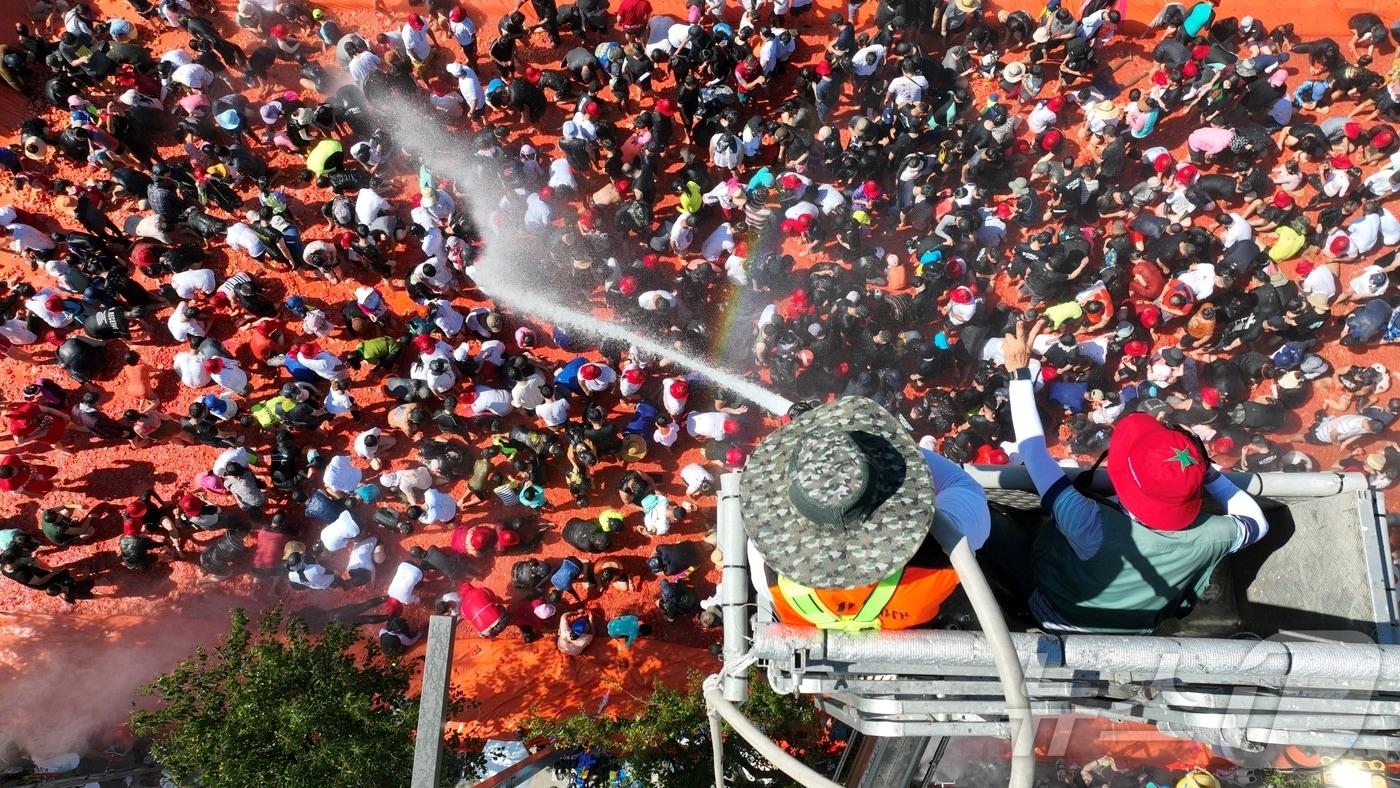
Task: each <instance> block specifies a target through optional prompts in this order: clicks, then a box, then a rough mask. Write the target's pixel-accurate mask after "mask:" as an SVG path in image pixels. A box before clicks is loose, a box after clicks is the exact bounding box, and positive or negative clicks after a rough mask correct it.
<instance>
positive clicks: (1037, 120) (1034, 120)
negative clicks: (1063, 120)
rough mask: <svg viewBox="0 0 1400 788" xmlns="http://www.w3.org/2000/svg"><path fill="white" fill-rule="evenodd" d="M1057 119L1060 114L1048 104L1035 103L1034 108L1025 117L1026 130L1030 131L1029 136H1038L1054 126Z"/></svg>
mask: <svg viewBox="0 0 1400 788" xmlns="http://www.w3.org/2000/svg"><path fill="white" fill-rule="evenodd" d="M1056 103H1057V104H1058V103H1059V102H1056ZM1059 119H1060V114H1059V113H1058V112H1056V111H1055V110H1054V109H1053V108H1051V106H1050V104H1049V103H1048V102H1045V101H1037V102H1036V104H1035V108H1034V109H1032V110H1031V112H1030V114H1029V115H1027V116H1026V128H1028V129H1030V132H1031V134H1033V135H1035V136H1040V134H1041V133H1042V132H1044V131H1045V130H1046V129H1048V128H1050V127H1051V126H1054V125H1055V123H1056V122H1057V121H1058V120H1059Z"/></svg>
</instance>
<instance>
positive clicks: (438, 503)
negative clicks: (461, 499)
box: [404, 487, 457, 525]
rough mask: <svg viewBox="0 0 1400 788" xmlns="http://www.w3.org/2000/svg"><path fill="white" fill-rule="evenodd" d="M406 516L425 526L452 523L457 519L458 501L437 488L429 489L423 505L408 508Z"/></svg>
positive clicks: (426, 491)
mask: <svg viewBox="0 0 1400 788" xmlns="http://www.w3.org/2000/svg"><path fill="white" fill-rule="evenodd" d="M404 514H406V515H408V516H409V517H412V518H414V519H416V520H418V522H420V523H423V524H424V525H433V524H434V523H450V522H452V521H453V520H454V519H456V517H457V501H456V500H455V499H453V497H452V496H451V495H448V494H447V493H445V492H442V491H441V490H439V489H437V488H436V487H429V488H428V489H426V490H424V491H423V503H421V504H419V505H417V506H410V507H408V508H407V509H405V510H404Z"/></svg>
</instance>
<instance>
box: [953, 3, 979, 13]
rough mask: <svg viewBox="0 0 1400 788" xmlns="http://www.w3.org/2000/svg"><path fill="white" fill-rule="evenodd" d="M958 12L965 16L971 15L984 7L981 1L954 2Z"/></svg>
mask: <svg viewBox="0 0 1400 788" xmlns="http://www.w3.org/2000/svg"><path fill="white" fill-rule="evenodd" d="M953 2H954V3H955V4H956V5H957V7H958V10H959V11H962V12H963V13H965V14H971V13H973V12H975V11H976V10H977V9H978V8H981V7H982V2H981V0H953Z"/></svg>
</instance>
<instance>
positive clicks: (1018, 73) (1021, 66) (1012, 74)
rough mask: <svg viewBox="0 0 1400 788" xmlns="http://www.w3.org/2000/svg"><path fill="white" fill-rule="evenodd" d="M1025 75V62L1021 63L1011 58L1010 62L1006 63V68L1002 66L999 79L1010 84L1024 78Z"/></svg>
mask: <svg viewBox="0 0 1400 788" xmlns="http://www.w3.org/2000/svg"><path fill="white" fill-rule="evenodd" d="M1025 76H1026V64H1025V63H1022V62H1021V61H1019V60H1013V61H1011V62H1010V63H1007V64H1006V68H1003V69H1002V70H1001V79H1002V81H1003V82H1010V83H1012V84H1015V83H1017V82H1020V81H1021V80H1022V79H1023V78H1025Z"/></svg>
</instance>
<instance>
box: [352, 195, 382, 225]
mask: <svg viewBox="0 0 1400 788" xmlns="http://www.w3.org/2000/svg"><path fill="white" fill-rule="evenodd" d="M390 208H391V206H390V205H389V201H388V200H386V199H384V198H383V197H381V196H380V195H379V192H377V191H375V190H374V189H369V188H365V189H360V191H359V192H358V193H357V194H356V195H355V219H356V220H357V221H359V223H360V224H372V223H373V222H374V220H375V219H378V218H379V217H380V216H381V215H382V214H385V213H388V212H389V210H390Z"/></svg>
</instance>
